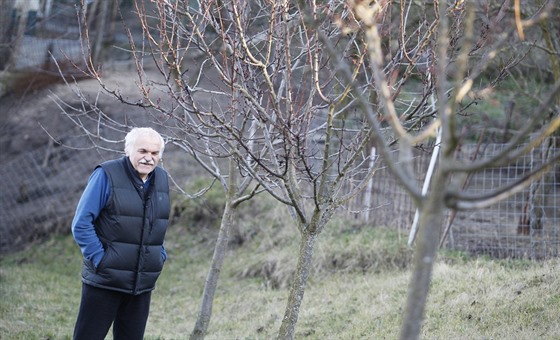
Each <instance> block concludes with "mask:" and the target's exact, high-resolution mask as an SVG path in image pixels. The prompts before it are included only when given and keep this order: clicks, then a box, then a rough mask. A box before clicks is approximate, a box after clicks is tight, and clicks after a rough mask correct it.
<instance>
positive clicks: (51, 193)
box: [0, 147, 96, 253]
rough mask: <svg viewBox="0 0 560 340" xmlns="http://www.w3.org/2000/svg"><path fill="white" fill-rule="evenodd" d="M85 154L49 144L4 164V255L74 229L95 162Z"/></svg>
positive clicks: (0, 211)
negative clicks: (74, 217)
mask: <svg viewBox="0 0 560 340" xmlns="http://www.w3.org/2000/svg"><path fill="white" fill-rule="evenodd" d="M84 156H85V153H83V152H82V153H79V152H78V151H75V150H70V149H65V148H54V149H53V148H52V147H45V148H42V149H40V150H36V151H33V152H29V153H25V154H22V155H20V156H19V157H16V158H15V159H13V160H11V161H10V162H8V163H4V164H3V165H2V166H1V170H0V171H1V172H2V175H3V178H4V179H5V182H4V184H3V185H2V196H1V198H0V221H1V226H0V253H5V252H9V251H12V250H18V249H20V248H22V247H23V246H25V245H27V244H29V243H31V242H33V241H35V240H42V239H44V238H45V237H47V236H49V235H51V234H53V233H57V232H62V231H66V232H67V231H69V230H70V229H69V228H70V221H71V218H72V212H73V210H74V209H75V207H76V203H77V201H78V199H79V195H80V193H81V190H82V189H83V187H84V185H85V183H86V181H87V178H88V176H89V173H90V172H91V170H92V167H93V166H94V165H95V163H96V162H95V161H94V162H93V163H92V161H90V160H89V159H88V158H87V157H84Z"/></svg>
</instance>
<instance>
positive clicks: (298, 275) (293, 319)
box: [278, 228, 317, 340]
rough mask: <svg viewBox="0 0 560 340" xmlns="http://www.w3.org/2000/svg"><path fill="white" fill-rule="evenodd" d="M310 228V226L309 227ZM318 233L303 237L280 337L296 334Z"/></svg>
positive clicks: (292, 336) (305, 234)
mask: <svg viewBox="0 0 560 340" xmlns="http://www.w3.org/2000/svg"><path fill="white" fill-rule="evenodd" d="M307 230H309V228H308V229H307ZM316 237H317V235H316V234H315V233H314V232H307V231H306V232H304V233H303V234H302V237H301V241H300V247H299V256H298V264H297V268H296V272H295V274H294V279H293V281H292V286H291V287H290V295H289V297H288V304H287V306H286V311H285V313H284V319H283V320H282V325H281V326H280V330H279V332H278V339H283V340H284V339H293V338H294V335H295V328H296V323H297V320H298V315H299V308H300V307H301V303H302V301H303V293H304V292H305V285H306V284H307V278H308V277H309V268H311V261H312V257H313V245H314V243H315V238H316Z"/></svg>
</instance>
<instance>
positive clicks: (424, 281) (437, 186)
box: [400, 171, 447, 340]
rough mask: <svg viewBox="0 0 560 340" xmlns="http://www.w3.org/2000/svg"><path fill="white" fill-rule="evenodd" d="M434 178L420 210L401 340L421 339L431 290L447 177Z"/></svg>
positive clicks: (437, 176)
mask: <svg viewBox="0 0 560 340" xmlns="http://www.w3.org/2000/svg"><path fill="white" fill-rule="evenodd" d="M437 173H438V174H439V175H438V174H436V176H435V178H434V188H433V191H432V192H431V193H430V195H429V198H428V200H427V201H426V202H425V204H424V205H423V206H422V207H421V209H420V220H419V223H418V229H419V232H418V239H417V240H416V252H415V256H414V270H413V273H412V278H411V279H410V285H409V288H408V295H407V301H406V309H405V314H404V318H403V324H402V328H401V334H400V339H402V340H410V339H418V337H419V334H420V330H421V327H422V321H423V320H424V309H425V305H426V299H427V297H428V292H429V290H430V282H431V276H432V269H433V266H434V262H435V259H436V253H437V249H438V242H439V235H440V230H441V225H442V220H443V212H444V211H445V204H444V194H443V193H444V192H445V183H447V181H446V180H445V178H444V176H443V175H441V172H439V171H438V172H437Z"/></svg>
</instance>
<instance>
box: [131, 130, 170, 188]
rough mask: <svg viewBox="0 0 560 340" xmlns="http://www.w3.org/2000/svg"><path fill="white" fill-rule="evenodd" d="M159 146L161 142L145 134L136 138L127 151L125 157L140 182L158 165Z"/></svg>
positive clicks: (155, 137)
mask: <svg viewBox="0 0 560 340" xmlns="http://www.w3.org/2000/svg"><path fill="white" fill-rule="evenodd" d="M161 146H162V145H161V140H160V139H159V138H158V137H157V136H155V135H152V134H148V133H145V134H141V135H140V136H138V138H137V139H136V142H135V143H134V146H133V147H132V148H131V150H130V151H129V154H128V155H127V156H128V158H129V159H130V163H132V166H133V167H134V169H136V171H137V172H138V175H139V176H140V178H142V180H146V178H147V177H148V175H149V174H150V172H152V171H154V168H155V167H156V165H157V164H158V162H159V157H160V155H159V151H160V150H161Z"/></svg>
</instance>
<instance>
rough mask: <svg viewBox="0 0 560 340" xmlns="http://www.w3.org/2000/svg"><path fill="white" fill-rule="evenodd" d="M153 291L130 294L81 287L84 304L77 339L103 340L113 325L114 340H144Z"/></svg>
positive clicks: (75, 333)
mask: <svg viewBox="0 0 560 340" xmlns="http://www.w3.org/2000/svg"><path fill="white" fill-rule="evenodd" d="M150 300H151V292H148V293H143V294H140V295H131V294H126V293H121V292H115V291H112V290H108V289H101V288H96V287H93V286H90V285H87V284H83V285H82V301H81V303H80V310H79V312H78V320H77V321H76V326H75V328H74V340H103V339H105V336H106V335H107V333H108V332H109V328H110V327H111V324H113V338H114V339H115V340H136V339H138V340H142V338H143V337H144V330H145V329H146V322H147V321H148V314H149V311H150Z"/></svg>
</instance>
